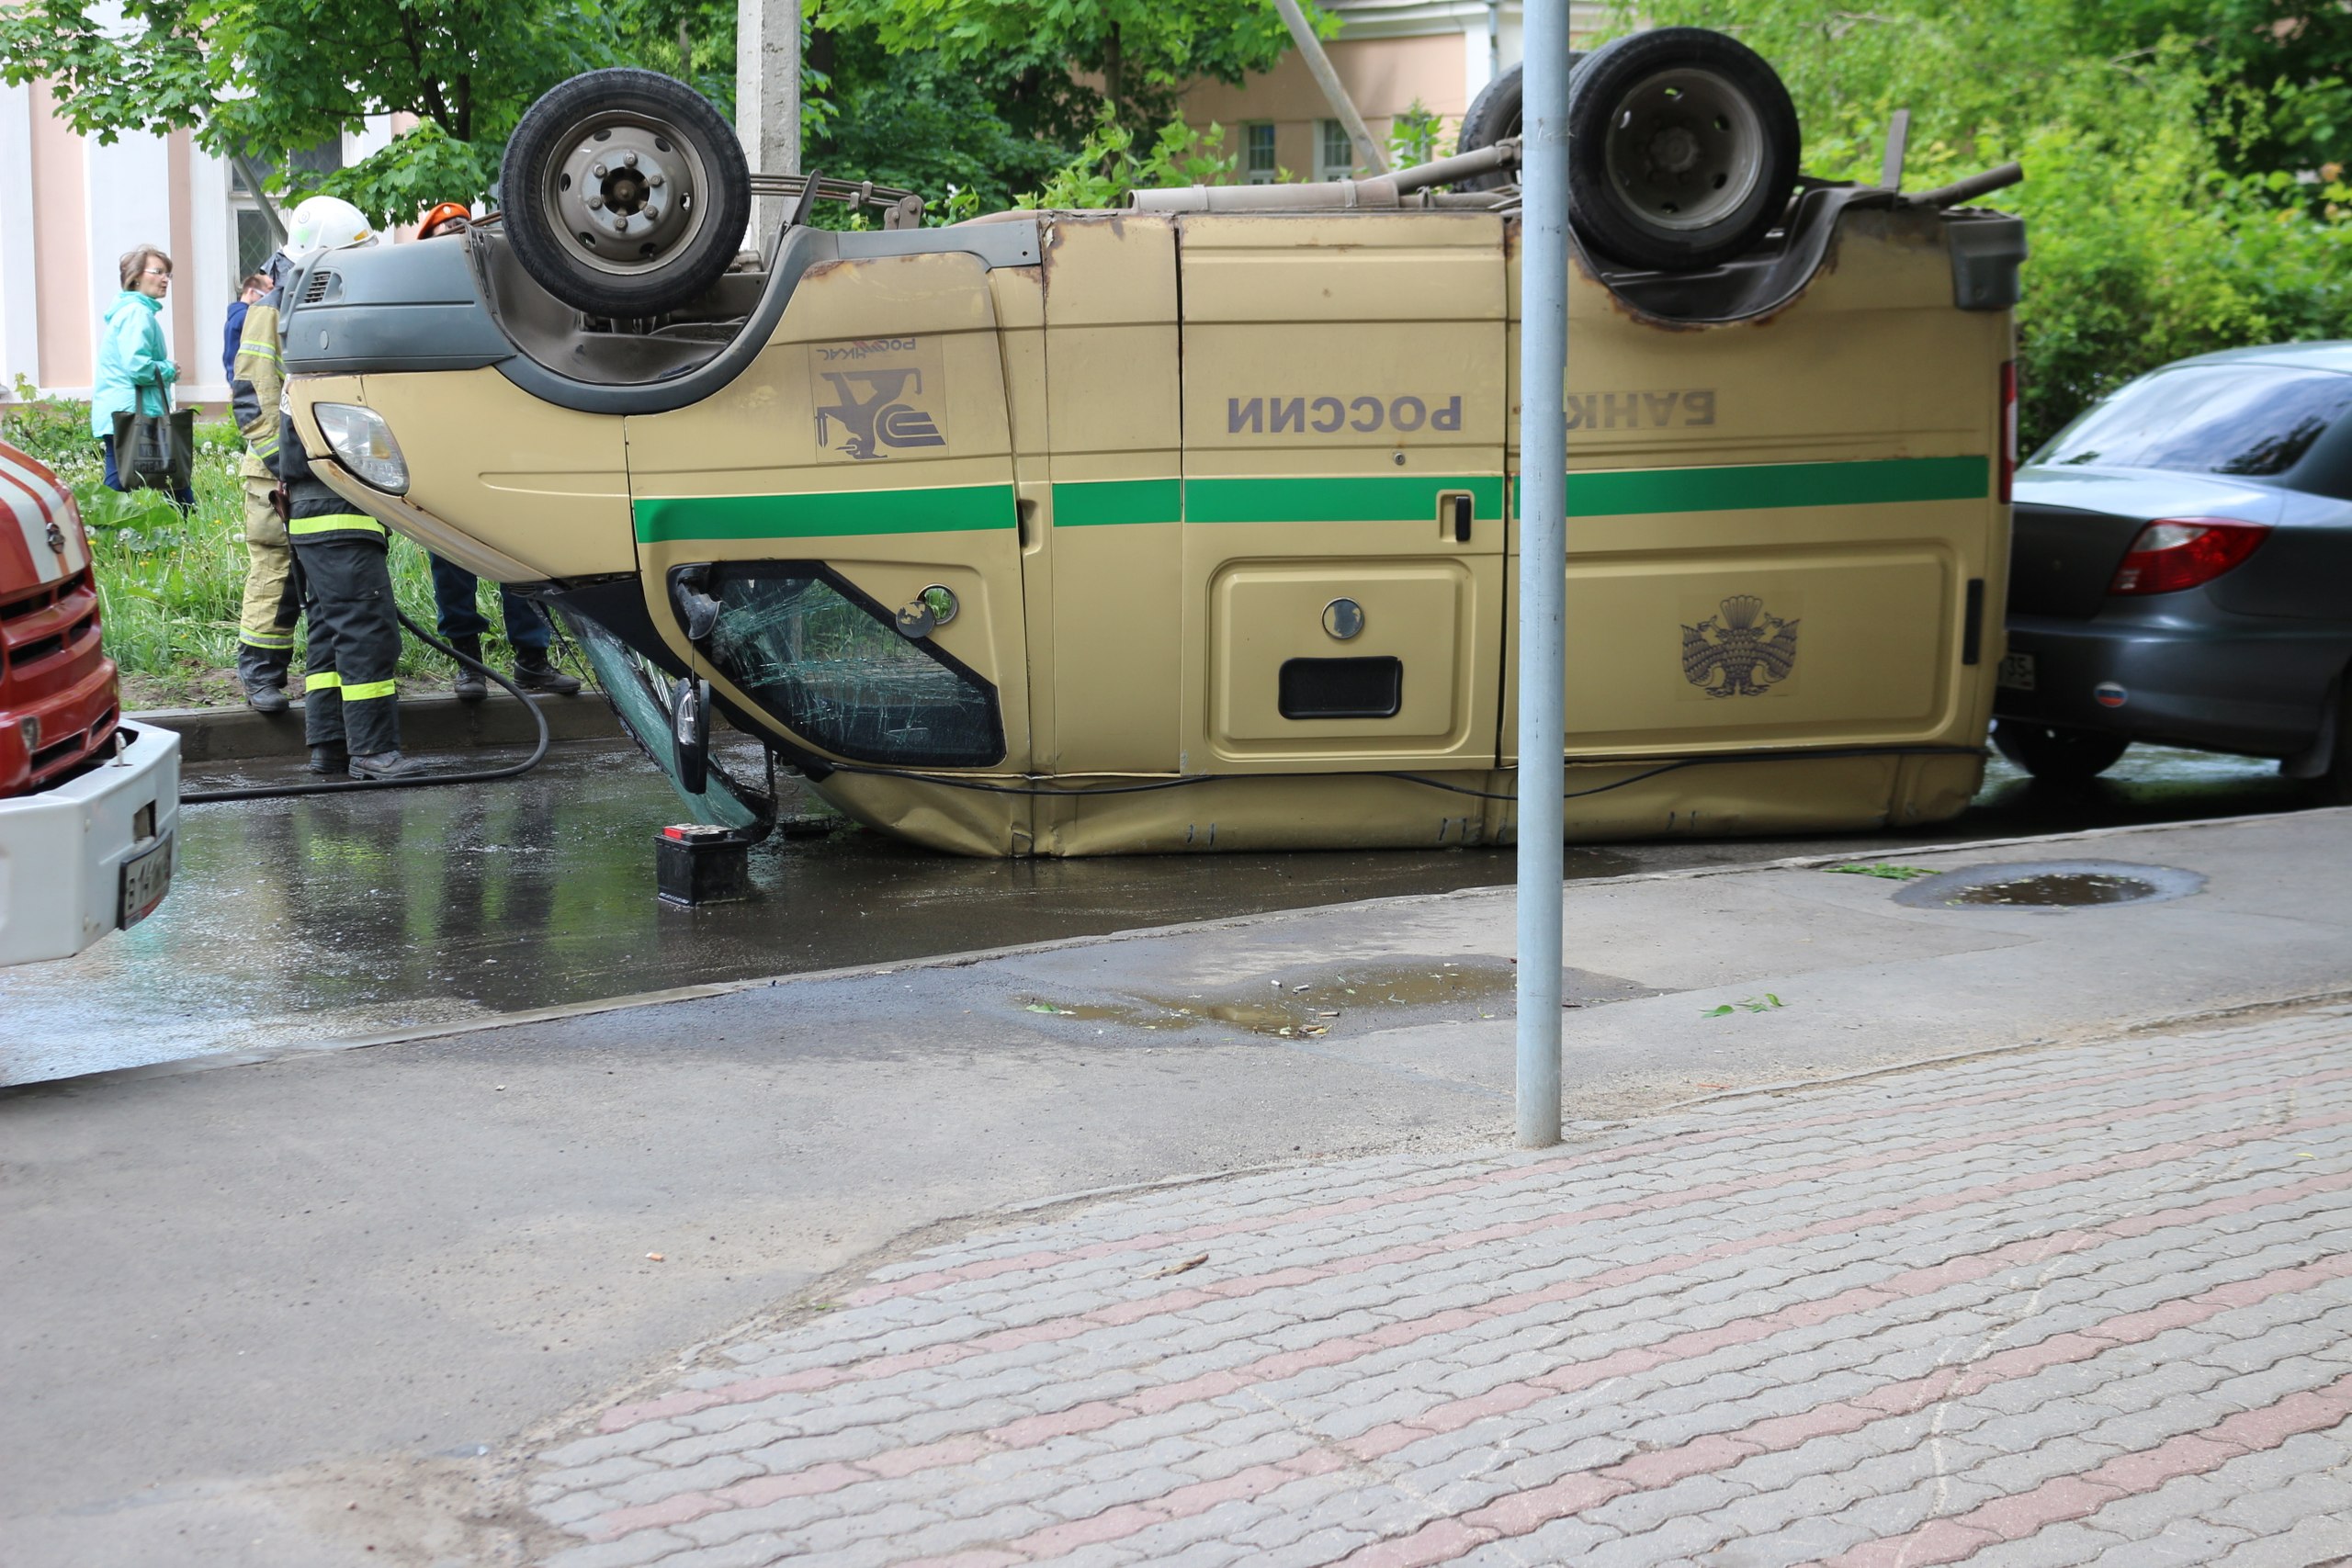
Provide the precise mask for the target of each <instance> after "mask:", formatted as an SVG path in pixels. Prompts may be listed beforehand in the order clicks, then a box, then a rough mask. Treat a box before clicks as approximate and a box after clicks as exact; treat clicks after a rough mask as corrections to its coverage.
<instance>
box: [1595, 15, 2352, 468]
mask: <svg viewBox="0 0 2352 1568" xmlns="http://www.w3.org/2000/svg"><path fill="white" fill-rule="evenodd" d="M2290 11H2291V12H2294V13H2295V14H2297V15H2303V14H2305V13H2306V11H2307V8H2306V7H2303V6H2300V5H2297V6H2271V5H2269V4H2267V3H2265V0H2215V3H2211V4H2196V5H2191V4H2188V0H1988V3H1986V4H1982V5H1975V6H1949V5H1945V4H1941V3H1940V0H1885V3H1883V4H1879V5H1874V6H1871V7H1870V8H1868V9H1867V10H1864V9H1861V8H1858V7H1853V6H1848V5H1846V4H1844V3H1843V0H1645V3H1644V4H1643V5H1642V6H1640V7H1639V17H1640V19H1641V20H1642V21H1643V22H1645V23H1657V24H1666V25H1675V24H1685V25H1693V26H1701V27H1714V28H1725V29H1727V30H1730V31H1733V32H1735V33H1736V34H1737V35H1738V36H1739V37H1740V38H1741V39H1743V40H1744V41H1745V42H1747V44H1749V45H1750V46H1751V47H1753V48H1754V49H1756V50H1757V51H1758V52H1759V53H1761V54H1762V55H1763V56H1764V57H1765V58H1766V59H1768V60H1770V62H1772V63H1773V65H1774V67H1775V68H1777V69H1778V70H1779V71H1780V73H1781V77H1782V79H1783V80H1785V81H1786V82H1787V83H1788V85H1789V90H1790V92H1791V94H1792V96H1794V98H1795V99H1796V104H1797V111H1798V116H1799V118H1800V120H1801V122H1802V123H1803V125H1804V141H1805V169H1806V172H1807V173H1809V174H1812V175H1819V176H1821V177H1824V178H1831V179H1860V180H1870V181H1875V180H1876V179H1877V177H1878V167H1879V158H1880V150H1881V145H1882V143H1883V139H1884V136H1885V127H1886V124H1887V121H1888V118H1890V117H1891V116H1892V114H1893V113H1894V110H1895V109H1897V108H1904V107H1907V108H1909V109H1910V110H1911V111H1912V117H1913V118H1912V133H1911V153H1910V160H1909V165H1908V168H1907V171H1906V177H1905V185H1906V186H1908V187H1909V188H1913V189H1919V188H1924V187H1926V186H1932V185H1939V184H1942V183H1944V182H1946V181H1948V180H1951V179H1956V178H1958V177H1960V176H1962V175H1968V174H1973V173H1975V172H1976V171H1978V170H1981V169H1985V168H1989V167H1991V166H1992V165H1994V164H1999V163H2002V162H2004V161H2006V160H2008V159H2011V158H2015V159H2017V160H2018V162H2020V163H2022V164H2024V165H2025V170H2026V182H2025V184H2023V185H2022V186H2016V187H2013V188H2012V189H2009V190H2007V191H2003V192H2001V193H2000V194H1999V195H1998V196H1997V197H1994V198H1993V199H1994V200H1995V201H1996V203H1997V204H1998V205H2000V206H2001V207H2002V208H2004V209H2007V210H2009V211H2013V212H2016V213H2018V214H2019V215H2020V216H2022V217H2023V218H2024V219H2025V220H2026V230H2027V235H2028V239H2029V241H2030V244H2031V246H2032V251H2033V257H2032V260H2031V261H2030V263H2029V264H2028V265H2027V266H2026V269H2025V298H2024V300H2023V302H2022V303H2021V304H2020V305H2019V307H2018V339H2019V362H2020V376H2019V382H2020V404H2021V406H2020V410H2019V426H2020V431H2021V438H2022V443H2023V445H2024V446H2025V448H2026V449H2027V450H2029V451H2030V450H2031V449H2033V448H2034V447H2035V446H2039V445H2040V444H2041V442H2042V441H2043V440H2044V439H2046V438H2047V437H2048V436H2050V435H2051V434H2054V433H2055V432H2056V430H2057V429H2058V428H2059V427H2060V426H2061V425H2063V424H2064V423H2066V422H2067V421H2068V420H2070V419H2072V418H2073V417H2074V415H2075V414H2076V413H2077V412H2081V410H2082V409H2083V408H2084V407H2085V406H2086V404H2087V403H2089V402H2090V401H2092V400H2094V399H2096V398H2098V397H2099V396H2101V395H2102V394H2104V393H2106V392H2107V391H2109V390H2111V389H2113V388H2115V387H2116V386H2118V385H2120V384H2121V383H2122V382H2123V381H2125V380H2128V379H2130V378H2131V377H2133V376H2136V375H2139V374H2141V373H2142V372H2143V371H2146V370H2149V369H2152V368H2154V367H2156V366H2159V365H2162V364H2165V363H2166V362H2167V361H2170V360H2173V359H2177V358H2180V357H2182V356H2183V355H2191V354H2200V353H2205V352H2208V351H2210V350H2213V349H2218V348H2227V347H2233V346H2236V345H2239V344H2258V343H2266V342H2276V341H2281V340H2294V339H2308V338H2321V337H2341V336H2347V335H2352V222H2347V220H2346V209H2347V208H2348V207H2352V202H2347V200H2346V195H2345V189H2344V186H2343V185H2342V184H2341V183H2340V182H2339V181H2338V178H2337V175H2338V174H2339V173H2340V171H2337V170H2334V169H2330V170H2327V171H2324V177H2322V176H2321V175H2319V174H2314V173H2312V172H2311V171H2309V170H2306V169H2299V168H2297V167H2295V166H2293V165H2267V166H2266V165H2265V164H2262V162H2261V160H2262V159H2264V158H2267V157H2271V156H2275V155H2277V154H2278V151H2279V149H2281V148H2282V147H2286V146H2289V145H2290V144H2301V141H2309V140H2310V139H2311V138H2312V137H2313V136H2314V135H2316V134H2317V133H2318V132H2319V130H2322V129H2324V128H2328V127H2335V126H2339V125H2344V124H2346V122H2347V121H2352V115H2347V116H2345V117H2342V118H2331V117H2334V116H2335V115H2336V111H2335V109H2334V108H2331V107H2328V105H2329V104H2330V103H2332V102H2333V95H2335V94H2337V93H2339V92H2342V91H2345V90H2346V89H2345V88H2344V87H2343V84H2342V82H2341V80H2340V79H2335V80H2329V81H2315V80H2305V79H2304V78H2309V77H2311V76H2312V74H2313V73H2312V72H2311V70H2310V69H2309V68H2308V65H2302V66H2297V67H2296V68H2295V70H2294V71H2289V70H2287V67H2288V65H2289V64H2290V62H2292V61H2293V60H2295V59H2296V58H2297V51H2296V50H2291V49H2280V48H2274V47H2273V46H2272V44H2271V43H2270V42H2266V41H2264V40H2265V39H2267V38H2268V36H2269V35H2268V34H2267V33H2263V32H2262V31H2261V30H2260V27H2259V25H2258V24H2260V23H2262V22H2263V21H2264V19H2265V18H2277V17H2285V16H2286V15H2288V13H2289V12H2290ZM1619 21H1620V23H1621V24H1628V23H1629V22H1630V12H1628V13H1626V14H1621V16H1620V17H1619ZM2299 25H2306V26H2308V28H2310V29H2311V30H2312V36H2313V37H2315V38H2324V40H2326V41H2327V42H2328V46H2329V47H2330V48H2331V49H2334V48H2339V47H2340V48H2341V49H2343V50H2344V51H2345V59H2346V61H2352V13H2342V12H2340V11H2330V12H2328V13H2327V14H2326V15H2324V16H2318V15H2316V13H2315V12H2314V13H2313V15H2312V19H2311V20H2310V21H2309V22H2308V23H2307V24H2299ZM2180 29H2190V30H2189V31H2186V32H2184V31H2182V30H2180ZM2297 73H2301V74H2300V75H2298V74H2297ZM2330 134H2331V135H2332V137H2333V139H2334V141H2335V142H2337V143H2340V142H2341V141H2342V140H2343V132H2342V131H2341V130H2331V131H2330ZM2336 155H2337V156H2340V155H2341V154H2340V153H2338V154H2336Z"/></svg>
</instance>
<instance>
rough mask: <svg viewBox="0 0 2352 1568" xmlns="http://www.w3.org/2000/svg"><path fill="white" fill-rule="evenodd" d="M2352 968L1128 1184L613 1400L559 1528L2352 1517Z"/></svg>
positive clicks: (1611, 1528) (2135, 1530)
mask: <svg viewBox="0 0 2352 1568" xmlns="http://www.w3.org/2000/svg"><path fill="white" fill-rule="evenodd" d="M2347 1046H2352V1010H2343V1009H2334V1010H2322V1011H2317V1012H2312V1013H2305V1014H2300V1015H2296V1016H2293V1017H2290V1018H2285V1019H2273V1020H2266V1021H2260V1022H2257V1023H2254V1024H2250V1025H2247V1026H2245V1027H2240V1028H2233V1029H2225V1030H2217V1031H2211V1032H2198V1033H2184V1034H2178V1035H2169V1036H2139V1037H2134V1038H2129V1039H2124V1040H2120V1041H2117V1042H2113V1043H2103V1044H2098V1045H2089V1046H2079V1047H2067V1048H2061V1049H2047V1050H2041V1051H2028V1052H2018V1053H2012V1054H2006V1055H1997V1056H1992V1057H1986V1058H1981V1059H1978V1060H1975V1061H1971V1062H1964V1063H1957V1064H1951V1065H1947V1066H1934V1067H1928V1068H1923V1069H1918V1070H1914V1071H1910V1072H1905V1073H1901V1074H1896V1075H1893V1076H1890V1077H1883V1078H1881V1079H1878V1080H1874V1081H1870V1082H1863V1083H1857V1084H1853V1085H1849V1086H1837V1087H1824V1088H1820V1089H1813V1090H1810V1091H1807V1092H1803V1093H1792V1094H1785V1095H1779V1096H1775V1095H1770V1094H1754V1095H1745V1096H1741V1097H1738V1098H1734V1099H1726V1100H1721V1101H1718V1102H1715V1103H1713V1104H1710V1105H1707V1106H1703V1107H1699V1108H1695V1109H1690V1110H1685V1111H1678V1112H1676V1113H1674V1114H1672V1115H1671V1116H1668V1117H1661V1118H1657V1119H1653V1120H1650V1121H1646V1122H1642V1123H1639V1124H1636V1125H1634V1126H1630V1127H1626V1128H1623V1129H1619V1130H1615V1131H1611V1132H1609V1133H1604V1134H1598V1135H1592V1136H1585V1137H1581V1138H1579V1139H1577V1141H1575V1142H1573V1143H1571V1144H1570V1145H1567V1146H1566V1147H1565V1148H1563V1149H1560V1150H1555V1151H1549V1152H1547V1153H1545V1154H1543V1155H1540V1156H1537V1155H1527V1154H1521V1153H1516V1152H1508V1153H1498V1154H1495V1155H1493V1156H1488V1157H1481V1158H1469V1159H1455V1160H1451V1161H1446V1162H1443V1163H1431V1162H1430V1161H1429V1160H1428V1159H1427V1158H1420V1159H1408V1158H1394V1159H1370V1160H1359V1161H1354V1162H1350V1163H1346V1164H1337V1165H1331V1164H1326V1165H1315V1166H1306V1167H1301V1168H1295V1169H1286V1170H1283V1171H1281V1172H1278V1173H1272V1174H1261V1175H1254V1176H1249V1177H1243V1178H1236V1179H1226V1180H1218V1181H1214V1182H1207V1183H1203V1184H1198V1185H1193V1186H1187V1187H1181V1188H1171V1189H1164V1190H1158V1191H1154V1192H1151V1193H1149V1194H1147V1195H1142V1196H1136V1197H1129V1198H1122V1199H1118V1200H1114V1201H1105V1202H1103V1203H1101V1204H1099V1205H1095V1206H1092V1207H1088V1208H1085V1209H1083V1210H1080V1211H1078V1212H1075V1213H1069V1214H1067V1215H1065V1216H1063V1217H1057V1218H1055V1219H1052V1220H1050V1221H1046V1222H1044V1223H1037V1224H1023V1225H1019V1226H1017V1227H1012V1228H1003V1229H997V1230H993V1231H989V1232H986V1233H984V1234H981V1235H975V1236H973V1237H971V1238H969V1239H968V1240H967V1241H965V1242H963V1243H960V1244H958V1245H956V1246H953V1247H944V1248H941V1249H939V1250H936V1251H934V1252H932V1253H930V1254H928V1255H926V1256H924V1257H922V1258H920V1259H918V1260H916V1261H914V1262H911V1263H909V1264H905V1265H902V1266H899V1267H896V1268H892V1269H884V1270H881V1271H879V1272H878V1273H876V1275H874V1276H873V1277H872V1278H871V1280H869V1281H868V1282H867V1283H866V1284H865V1287H864V1288H862V1289H860V1290H859V1291H857V1292H855V1293H854V1294H853V1295H851V1296H850V1297H849V1298H848V1299H847V1300H846V1301H845V1302H843V1303H841V1305H840V1306H839V1307H838V1309H837V1310H834V1311H831V1312H829V1313H826V1314H821V1315H820V1316H818V1317H816V1318H814V1319H812V1320H810V1321H808V1322H806V1323H803V1324H801V1325H797V1326H796V1327H793V1328H790V1329H788V1330H785V1331H782V1332H778V1333H775V1334H772V1335H768V1336H764V1337H756V1338H752V1339H749V1340H746V1341H744V1342H742V1343H739V1344H734V1345H730V1346H728V1347H726V1348H724V1349H723V1351H720V1352H718V1353H716V1354H714V1355H712V1356H710V1357H708V1358H706V1369H705V1370H703V1371H696V1372H694V1373H691V1374H688V1375H684V1376H683V1377H681V1378H680V1379H679V1380H677V1382H676V1383H675V1385H674V1386H673V1387H672V1388H670V1389H668V1390H666V1391H662V1392H659V1393H656V1394H655V1395H654V1396H652V1397H650V1398H646V1399H643V1400H640V1401H639V1402H637V1403H633V1404H623V1405H619V1406H617V1407H615V1408H612V1409H609V1410H607V1411H605V1413H604V1414H603V1416H602V1417H601V1419H600V1420H599V1421H598V1422H596V1423H594V1426H593V1427H592V1429H591V1430H590V1431H589V1432H588V1433H587V1434H586V1435H583V1436H580V1437H578V1438H574V1439H572V1440H570V1441H566V1442H564V1443H563V1444H562V1445H561V1446H560V1447H557V1448H554V1449H552V1450H549V1451H548V1452H547V1453H545V1454H543V1455H542V1456H540V1459H539V1461H538V1462H537V1466H536V1467H535V1469H534V1470H533V1472H532V1474H531V1476H530V1481H529V1484H530V1495H531V1500H532V1503H533V1505H534V1506H535V1507H536V1508H537V1510H538V1512H539V1513H540V1514H541V1516H542V1517H545V1518H546V1519H547V1520H548V1521H549V1522H550V1523H552V1524H554V1525H556V1526H558V1527H560V1529H563V1530H564V1531H567V1532H569V1533H571V1535H574V1536H576V1537H578V1538H579V1540H580V1544H579V1545H577V1546H573V1547H571V1548H568V1549H565V1550H563V1551H560V1552H558V1553H557V1554H556V1555H554V1556H553V1557H552V1559H551V1560H550V1561H551V1562H553V1563H554V1564H556V1565H557V1568H619V1565H627V1564H637V1563H650V1562H659V1563H661V1564H662V1565H663V1568H722V1565H724V1568H745V1565H752V1564H764V1563H771V1562H786V1561H789V1562H795V1563H802V1562H806V1563H811V1564H843V1565H846V1564H866V1563H873V1564H885V1563H893V1564H903V1563H922V1564H924V1565H926V1568H951V1565H952V1568H997V1565H1011V1564H1017V1563H1028V1562H1054V1563H1066V1564H1070V1565H1072V1568H1078V1565H1081V1564H1082V1565H1089V1568H1092V1565H1112V1564H1125V1563H1151V1564H1168V1565H1181V1568H1196V1565H1197V1568H1209V1565H1212V1564H1225V1563H1243V1562H1246V1563H1250V1564H1266V1565H1270V1568H1272V1565H1282V1564H1315V1563H1346V1564H1350V1565H1351V1568H1374V1565H1380V1568H1399V1565H1407V1564H1420V1563H1435V1562H1463V1563H1476V1564H1489V1563H1495V1564H1500V1563H1574V1564H1577V1565H1579V1568H1621V1565H1633V1564H1664V1563H1706V1564H1716V1565H1721V1568H1766V1565H1770V1564H1784V1563H1798V1562H1830V1563H1836V1564H1839V1565H1841V1568H1864V1565H1881V1564H1883V1565H1888V1568H1894V1565H1903V1568H1912V1565H1919V1564H1928V1563H1941V1562H1969V1563H1971V1564H1976V1565H1982V1568H2009V1565H2012V1564H2062V1563H2083V1562H2099V1563H2103V1564H2109V1565H2110V1568H2151V1565H2160V1564H2166V1563H2189V1564H2199V1565H2204V1564H2220V1565H2227V1568H2256V1565H2269V1564H2281V1565H2285V1564H2316V1563H2323V1562H2331V1561H2333V1560H2335V1559H2338V1558H2340V1557H2344V1556H2346V1555H2347V1554H2352V1050H2347Z"/></svg>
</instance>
